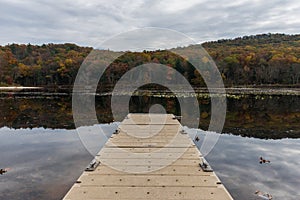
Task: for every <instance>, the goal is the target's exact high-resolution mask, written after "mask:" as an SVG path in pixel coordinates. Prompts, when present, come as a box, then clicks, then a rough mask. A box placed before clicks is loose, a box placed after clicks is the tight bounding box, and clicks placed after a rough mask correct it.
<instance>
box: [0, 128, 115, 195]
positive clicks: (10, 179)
mask: <svg viewBox="0 0 300 200" xmlns="http://www.w3.org/2000/svg"><path fill="white" fill-rule="evenodd" d="M106 128H108V130H109V129H110V127H108V126H106ZM0 136H1V140H0V152H1V153H0V168H11V169H10V170H9V171H8V173H6V174H4V175H2V176H0V199H10V200H15V199H22V200H23V199H60V198H62V197H63V196H64V194H65V193H66V191H68V189H69V188H70V187H71V186H72V185H73V183H74V182H75V181H76V179H77V178H78V177H79V175H80V174H81V173H82V171H83V170H84V168H85V167H86V166H87V165H88V163H89V162H90V161H91V159H92V156H91V155H90V154H89V153H88V152H87V151H86V149H85V148H84V147H83V145H82V143H81V142H80V140H79V137H78V135H77V133H76V131H75V130H64V129H59V130H57V129H56V130H51V129H43V128H36V129H32V130H30V129H18V130H14V129H8V128H1V129H0Z"/></svg>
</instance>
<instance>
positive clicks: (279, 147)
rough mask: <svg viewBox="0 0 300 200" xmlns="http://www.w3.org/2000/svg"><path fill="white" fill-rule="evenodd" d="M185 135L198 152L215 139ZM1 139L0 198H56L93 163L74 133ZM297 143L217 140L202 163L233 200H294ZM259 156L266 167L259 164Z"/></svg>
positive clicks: (28, 132)
mask: <svg viewBox="0 0 300 200" xmlns="http://www.w3.org/2000/svg"><path fill="white" fill-rule="evenodd" d="M101 126H102V128H103V130H104V131H105V133H106V134H111V133H112V132H113V131H114V129H115V125H114V124H111V125H101ZM91 128H92V127H91ZM187 132H188V133H190V137H191V138H194V137H195V135H196V134H197V135H198V136H199V138H200V141H199V142H197V143H196V144H197V146H198V147H199V148H200V146H201V142H202V141H203V139H204V137H205V136H206V135H207V134H216V133H212V132H205V131H202V130H196V131H195V130H189V129H188V130H187ZM0 136H1V141H0V151H1V154H0V160H1V163H0V164H1V167H9V168H11V169H10V171H9V172H8V173H7V174H5V175H2V176H0V199H11V200H17V199H22V200H23V199H50V200H51V199H53V200H54V199H61V198H62V197H63V196H64V195H65V193H66V192H67V191H68V190H69V188H70V187H71V186H72V185H73V183H74V182H75V181H76V180H77V178H78V177H79V176H80V174H81V173H82V171H83V170H84V168H85V166H87V164H88V163H89V162H90V160H91V159H92V156H91V155H90V154H89V153H88V152H87V151H86V150H85V148H84V146H83V144H82V143H81V141H80V140H79V137H78V135H77V133H76V131H75V130H66V129H55V130H52V129H44V128H35V129H9V128H6V127H4V128H0ZM90 140H91V142H95V141H94V140H93V138H90ZM100 143H102V144H103V143H105V141H100ZM299 143H300V139H282V140H262V139H255V138H245V137H240V136H234V135H221V137H220V139H219V141H218V143H217V144H216V146H215V147H214V149H213V151H212V152H211V153H210V154H209V155H208V156H207V157H206V158H207V160H208V162H209V163H210V164H211V166H212V167H213V168H214V170H215V172H216V173H217V174H218V176H219V177H220V179H221V180H222V182H223V184H224V185H225V186H226V187H227V189H228V190H229V191H230V193H231V194H232V196H233V197H234V199H236V200H245V199H247V200H248V199H249V200H251V199H253V200H255V199H257V196H255V194H254V192H255V191H256V190H261V191H265V192H268V193H270V194H272V195H273V197H274V199H285V200H295V199H300V193H299V190H298V186H299V185H300V170H299V164H300V160H299V155H300V146H299ZM98 148H100V147H98ZM260 156H263V157H265V158H268V159H269V160H271V163H270V164H265V165H262V164H259V157H260Z"/></svg>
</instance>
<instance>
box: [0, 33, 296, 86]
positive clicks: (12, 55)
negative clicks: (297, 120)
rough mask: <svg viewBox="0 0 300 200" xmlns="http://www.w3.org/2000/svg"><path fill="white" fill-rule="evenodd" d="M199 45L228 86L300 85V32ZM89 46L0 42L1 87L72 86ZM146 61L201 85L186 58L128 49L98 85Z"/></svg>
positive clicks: (114, 81)
mask: <svg viewBox="0 0 300 200" xmlns="http://www.w3.org/2000/svg"><path fill="white" fill-rule="evenodd" d="M202 46H203V47H204V48H205V49H206V50H207V52H208V53H209V54H210V56H211V57H212V58H213V59H214V61H215V62H216V64H217V66H218V68H219V70H220V72H221V73H222V77H223V79H224V83H225V85H226V86H240V85H252V86H254V85H265V84H267V85H292V86H293V85H294V86H296V85H299V84H300V35H284V34H262V35H256V36H245V37H241V38H236V39H230V40H229V39H228V40H218V41H214V42H206V43H204V44H202ZM196 47H197V45H195V46H189V47H186V48H191V49H192V48H196ZM91 50H92V48H90V47H79V46H77V45H75V44H44V45H42V46H37V45H31V44H27V45H24V44H21V45H19V44H9V45H6V46H0V86H1V85H2V86H7V85H22V86H44V87H57V86H62V85H67V86H70V85H72V84H73V82H74V80H75V77H76V74H77V71H78V69H79V67H80V65H81V63H82V62H83V60H84V59H85V58H86V56H87V55H88V54H89V53H90V52H91ZM107 52H108V53H111V54H113V53H114V52H109V51H107ZM147 62H155V63H161V64H166V65H168V66H170V67H173V68H175V69H176V70H178V71H179V72H180V73H182V74H183V75H184V76H185V77H186V78H187V79H188V80H189V81H190V83H192V84H193V86H195V87H202V86H205V84H204V81H203V80H202V78H201V76H199V74H198V73H197V72H196V71H195V69H194V68H193V66H192V65H191V64H190V63H189V62H187V61H186V60H183V59H182V58H180V57H178V56H176V55H175V54H172V53H170V52H169V51H166V50H158V51H154V52H150V51H144V52H140V53H136V52H127V53H126V54H124V55H123V56H121V57H120V58H118V59H117V60H116V61H115V62H114V63H113V64H111V66H110V67H109V68H108V69H107V71H106V74H105V76H104V77H103V78H102V79H101V80H102V84H104V85H105V84H106V85H108V86H111V85H114V84H115V83H116V81H117V80H118V79H119V78H120V77H121V76H122V75H123V74H124V73H125V72H126V71H128V70H130V69H132V68H133V67H135V66H138V65H140V64H143V63H147ZM171 78H172V77H171Z"/></svg>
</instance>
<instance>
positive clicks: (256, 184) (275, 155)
mask: <svg viewBox="0 0 300 200" xmlns="http://www.w3.org/2000/svg"><path fill="white" fill-rule="evenodd" d="M198 134H199V135H200V138H201V137H202V138H203V137H205V134H208V133H205V132H203V131H198ZM209 134H213V133H209ZM299 144H300V140H299V139H282V140H261V139H255V138H243V137H239V136H233V135H221V136H220V138H219V141H218V143H217V145H216V146H215V148H214V149H213V151H212V152H211V153H210V154H209V155H208V156H207V160H208V162H209V163H210V164H211V165H212V167H213V168H214V170H215V171H216V172H217V174H218V176H219V177H220V178H221V180H222V182H223V183H224V184H225V186H226V187H227V189H228V190H229V191H230V193H231V194H232V196H233V197H234V199H241V200H242V199H249V200H250V199H257V196H256V195H255V194H254V192H255V191H256V190H261V191H265V192H268V193H270V194H272V196H273V199H286V200H296V199H300V192H299V185H300V170H299V165H300V160H299V155H300V146H299ZM197 146H198V147H200V146H201V142H200V143H198V144H197ZM260 156H263V157H266V158H268V159H269V160H271V163H270V164H260V163H259V158H260Z"/></svg>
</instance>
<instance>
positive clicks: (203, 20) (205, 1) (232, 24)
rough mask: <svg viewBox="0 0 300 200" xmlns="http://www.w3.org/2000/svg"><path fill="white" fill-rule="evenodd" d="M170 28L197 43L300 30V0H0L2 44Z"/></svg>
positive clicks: (82, 41)
mask: <svg viewBox="0 0 300 200" xmlns="http://www.w3.org/2000/svg"><path fill="white" fill-rule="evenodd" d="M143 27H161V28H169V29H173V30H176V31H179V32H182V33H184V34H186V35H187V36H189V37H191V38H192V39H194V40H195V41H196V42H197V43H200V42H203V41H210V40H216V39H221V38H233V37H238V36H244V35H253V34H259V33H269V32H271V33H288V34H297V33H300V1H299V0H235V1H233V0H185V1H183V0H77V1H76V0H59V1H58V0H0V44H1V45H5V44H8V43H25V44H27V43H31V44H43V43H65V42H71V43H76V44H79V45H84V46H94V45H95V43H99V42H102V41H105V40H106V39H108V38H110V37H112V36H113V35H116V34H119V33H121V32H125V31H129V30H133V29H135V28H143Z"/></svg>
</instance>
